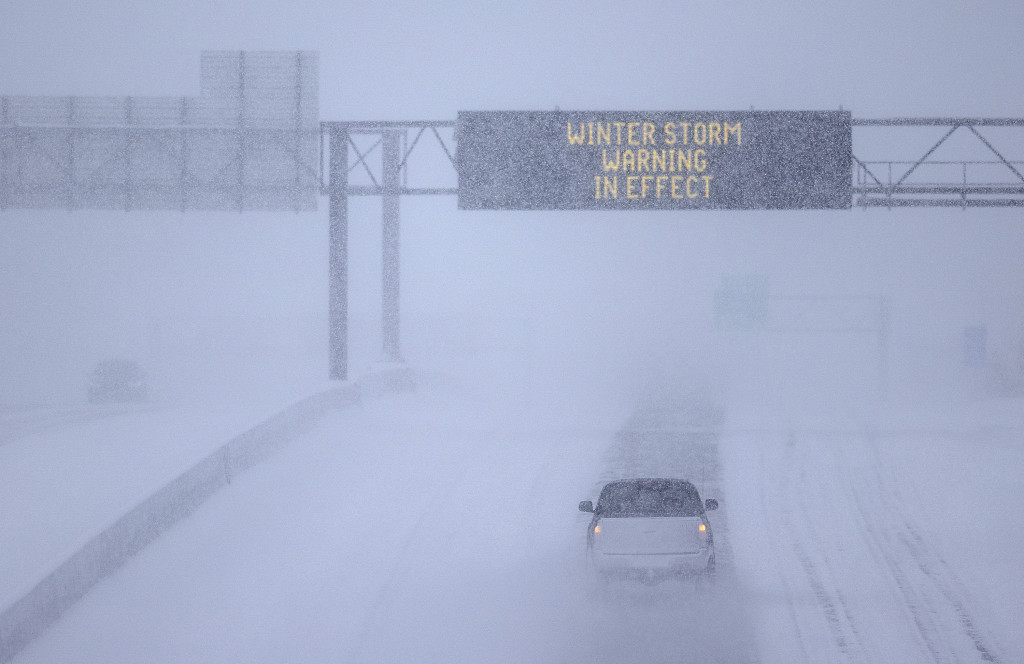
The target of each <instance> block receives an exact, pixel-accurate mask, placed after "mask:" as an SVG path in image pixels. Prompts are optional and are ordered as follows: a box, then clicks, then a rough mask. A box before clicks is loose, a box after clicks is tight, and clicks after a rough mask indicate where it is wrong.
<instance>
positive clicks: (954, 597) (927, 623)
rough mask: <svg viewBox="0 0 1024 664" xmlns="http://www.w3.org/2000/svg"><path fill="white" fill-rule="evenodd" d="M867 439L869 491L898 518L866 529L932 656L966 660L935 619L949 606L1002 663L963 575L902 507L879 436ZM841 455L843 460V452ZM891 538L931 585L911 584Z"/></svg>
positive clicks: (979, 645) (986, 657)
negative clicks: (879, 528)
mask: <svg viewBox="0 0 1024 664" xmlns="http://www.w3.org/2000/svg"><path fill="white" fill-rule="evenodd" d="M867 444H868V449H869V453H870V454H871V461H872V464H871V465H872V468H873V470H874V472H873V475H872V477H871V478H870V479H871V480H872V482H873V484H874V487H873V488H874V491H868V492H867V493H869V494H870V495H874V496H877V497H878V499H879V502H880V503H881V509H880V510H879V511H880V513H881V512H883V511H884V512H888V513H890V514H893V515H895V516H896V522H895V523H894V524H893V528H892V531H894V532H892V531H889V530H886V531H885V532H884V533H883V534H882V535H880V534H879V533H877V532H875V531H874V530H872V529H868V535H869V537H870V538H871V539H872V541H873V543H874V546H875V548H876V550H877V551H878V552H879V553H880V554H881V556H882V557H883V559H884V560H885V563H886V565H887V566H888V567H889V569H890V572H891V574H892V576H893V578H894V580H895V581H896V584H897V587H898V588H899V589H900V592H901V593H902V595H903V597H904V601H905V602H906V605H907V608H908V610H909V611H910V613H911V615H912V616H913V620H914V623H915V625H916V626H917V628H918V631H919V632H920V635H921V638H922V639H923V640H924V642H925V644H926V645H927V648H928V650H929V652H930V653H931V655H932V657H933V659H934V661H935V662H936V663H937V664H945V663H946V662H954V663H959V662H962V659H961V658H960V657H959V656H958V654H957V650H956V648H955V644H954V643H952V642H951V641H950V639H949V638H946V636H947V631H948V627H949V626H948V625H945V624H940V623H939V622H937V621H938V618H939V615H940V614H941V613H943V610H945V613H946V614H947V617H949V613H950V612H952V614H953V617H954V620H955V623H956V624H957V625H958V626H959V631H960V633H961V634H962V635H963V636H965V637H966V638H967V639H968V640H969V642H970V644H971V645H972V646H973V649H974V651H975V652H976V653H977V657H978V658H980V660H981V661H983V662H993V663H995V664H998V663H999V662H1000V661H1001V660H1000V658H999V657H998V656H997V654H996V651H995V649H994V647H993V646H992V645H991V639H990V638H989V637H987V636H984V635H983V634H982V631H981V629H980V628H979V627H978V625H977V622H976V621H975V620H974V618H973V617H972V616H971V614H970V612H969V611H968V610H967V606H966V604H965V602H964V601H963V599H962V598H961V595H960V593H958V592H957V591H956V590H955V586H960V585H961V583H960V581H959V579H957V578H956V575H955V574H954V573H953V571H952V570H951V569H949V567H948V565H946V564H945V563H944V562H943V561H942V560H941V559H939V558H936V557H935V556H934V555H933V554H931V553H930V552H929V551H928V550H927V548H926V544H925V541H924V538H923V537H922V536H921V535H920V533H919V531H918V529H917V527H916V526H915V525H914V524H913V522H912V521H911V520H910V519H909V517H907V515H906V513H905V512H904V510H903V509H902V507H901V501H900V499H899V495H898V491H897V490H896V489H895V488H894V487H892V486H891V485H890V484H889V482H887V481H886V480H885V478H884V476H883V473H882V467H883V463H882V460H881V458H880V456H879V453H878V449H877V447H876V445H875V438H874V437H872V436H868V437H867ZM843 459H844V462H845V455H844V457H843ZM848 489H849V491H850V492H851V493H852V494H853V497H854V499H855V502H856V505H857V507H858V510H859V511H860V514H861V518H862V519H865V520H867V512H866V508H865V504H864V503H865V498H864V496H863V495H862V494H861V492H860V491H858V490H857V487H856V486H853V485H852V483H850V486H849V487H848ZM883 536H884V537H885V539H886V540H887V541H886V542H882V541H881V538H882V537H883ZM893 541H896V542H898V544H899V545H900V546H901V547H902V550H903V551H906V552H907V554H909V560H910V561H911V562H912V563H913V566H914V567H916V571H917V572H919V573H920V574H919V578H922V580H925V581H927V582H928V583H929V585H918V586H917V587H916V588H915V587H911V585H910V583H909V580H908V578H907V576H908V573H907V571H906V570H904V569H903V568H902V567H901V566H900V564H899V561H898V560H896V558H895V556H894V555H893V554H892V553H891V551H892V546H891V545H892V543H893ZM910 572H911V573H912V572H914V570H913V569H912V570H910Z"/></svg>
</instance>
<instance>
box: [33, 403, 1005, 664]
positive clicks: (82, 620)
mask: <svg viewBox="0 0 1024 664" xmlns="http://www.w3.org/2000/svg"><path fill="white" fill-rule="evenodd" d="M624 416H625V413H620V412H615V411H614V410H609V411H607V412H603V413H601V412H594V411H588V412H585V413H576V414H573V413H553V412H548V413H546V414H543V413H535V414H534V416H533V417H530V416H528V415H527V414H526V413H524V412H523V411H522V410H521V409H519V408H515V407H512V406H511V405H510V404H500V403H498V402H495V401H484V400H482V399H481V398H480V396H479V395H470V394H469V393H468V392H467V391H465V390H458V389H455V388H449V387H444V388H436V389H435V388H430V389H425V390H421V391H420V392H418V393H414V394H404V395H397V396H393V397H387V398H385V399H383V400H379V401H377V400H375V401H370V402H366V403H364V404H363V405H362V406H360V407H358V408H354V409H349V410H345V411H341V412H339V413H338V414H336V415H334V416H332V417H330V418H329V420H327V421H325V423H324V424H323V425H322V426H321V427H319V428H318V429H316V430H315V431H313V432H311V433H310V434H308V435H307V436H305V437H304V438H303V439H301V440H299V441H298V442H296V443H295V444H294V445H293V446H291V447H289V448H287V449H285V450H284V451H283V452H281V453H280V454H279V455H278V456H276V457H273V458H271V459H270V460H269V461H267V462H265V463H264V464H262V465H260V466H257V467H255V468H254V469H252V470H251V471H250V472H248V473H246V474H245V475H242V476H240V477H238V478H237V479H236V480H235V481H234V482H233V483H232V484H231V485H230V486H229V487H228V488H227V489H225V490H224V491H222V492H221V493H219V494H217V495H215V496H214V497H213V498H211V499H210V501H209V502H207V503H206V504H205V505H204V506H203V507H202V508H201V509H200V510H199V511H198V512H196V513H195V514H194V515H193V516H192V517H191V518H189V519H186V520H185V521H183V522H181V523H180V524H178V525H177V526H176V527H174V528H173V529H172V530H170V531H169V532H167V533H166V534H165V535H164V536H163V537H162V538H161V539H159V540H158V541H157V542H155V543H154V544H153V545H151V546H150V547H149V548H148V549H146V550H145V551H143V552H142V553H141V554H140V555H139V556H137V557H136V558H135V559H133V560H132V561H131V562H130V563H129V564H128V565H126V566H125V567H124V568H123V569H122V570H121V571H120V572H118V573H117V574H116V575H114V576H112V577H110V578H108V579H106V580H104V581H103V582H101V583H100V584H99V585H97V586H96V588H95V589H94V590H93V591H92V592H91V593H90V594H89V595H88V596H87V597H86V598H85V599H84V600H83V601H81V602H80V603H79V604H78V605H76V606H75V607H73V608H72V609H71V610H70V611H69V612H68V613H67V614H66V615H65V616H64V618H62V619H61V620H60V621H59V622H58V623H57V624H55V625H54V626H53V627H52V628H51V629H50V630H49V631H48V632H47V633H46V634H45V635H44V636H43V637H42V638H40V639H39V640H37V641H36V642H34V643H33V644H32V645H30V646H29V647H28V648H27V649H26V650H25V651H24V652H23V653H22V654H21V655H20V656H19V657H18V658H17V659H16V661H17V662H23V663H28V662H61V661H67V662H72V661H73V662H108V661H143V660H144V661H149V662H161V661H166V662H180V661H189V662H203V661H208V662H222V661H247V662H248V661H256V662H260V661H262V662H280V661H290V662H320V661H346V662H408V661H418V662H481V661H483V662H487V661H494V662H499V661H536V662H549V661H550V662H594V661H597V662H641V661H642V662H657V661H688V662H735V661H741V662H742V661H759V662H780V663H781V662H792V661H796V662H808V663H811V662H823V661H836V662H864V663H867V662H882V661H888V662H891V661H899V662H927V663H931V662H939V663H959V664H968V663H970V662H985V661H996V662H1014V661H1020V657H1021V654H1022V653H1024V643H1022V639H1021V637H1020V635H1019V633H1018V631H1017V630H1016V628H1015V623H1016V618H1015V617H1014V615H1013V613H1012V612H1009V613H1008V612H1007V611H1005V609H1006V608H1012V607H1017V609H1019V608H1020V606H1021V604H1020V602H1021V600H1020V596H1021V594H1020V591H1021V590H1022V587H1024V578H1022V574H1021V572H1020V570H1021V568H1022V567H1024V565H1022V563H1024V556H1022V555H1021V554H1020V553H1019V551H1020V550H1021V547H1020V546H1019V545H1020V543H1021V542H1024V529H1022V526H1021V525H1020V524H1019V523H1014V519H1013V516H1012V515H1009V514H1006V513H1005V510H1006V506H1008V505H1013V504H1015V501H1019V499H1018V498H1016V497H1015V495H1017V494H1018V493H1019V480H1017V479H1016V478H1017V477H1018V476H1019V474H1020V471H1021V470H1024V464H1022V462H1021V459H1022V454H1021V447H1020V443H1019V441H1020V432H1021V430H1022V429H1021V428H1020V425H1021V424H1022V423H1021V422H1020V421H1019V419H1015V418H1019V408H1017V407H1015V406H1013V404H1004V407H1003V408H1002V410H1000V411H999V412H992V411H991V410H989V411H986V412H984V413H981V414H979V415H978V417H979V420H981V421H985V422H989V423H992V422H995V421H998V422H1001V423H1002V425H1004V426H1003V427H1002V428H999V427H997V428H995V429H993V428H989V429H988V430H987V431H988V433H987V434H986V433H984V432H980V433H979V431H981V430H980V429H978V428H976V426H975V425H976V424H977V422H975V421H974V420H972V419H971V418H970V417H961V418H960V419H955V418H953V420H951V421H949V422H946V423H945V424H946V426H945V428H942V429H933V430H925V429H923V428H921V427H920V425H921V422H920V421H915V420H914V419H913V417H912V416H911V415H908V414H906V413H899V414H898V415H889V416H886V415H884V414H883V415H882V416H880V417H878V418H876V419H874V420H873V421H871V422H866V421H864V420H863V419H860V418H858V417H855V416H851V415H850V414H849V413H846V414H843V415H841V416H840V415H828V414H827V413H826V412H825V411H813V410H812V411H802V412H801V411H796V410H792V411H790V412H789V413H785V414H781V412H780V413H776V416H765V415H764V414H763V413H761V414H758V415H755V414H752V413H744V412H742V410H740V411H733V418H732V420H730V424H729V425H728V426H727V428H726V430H725V432H724V433H723V435H722V437H721V438H720V440H718V441H717V444H714V443H713V442H712V444H710V445H709V444H708V440H707V439H700V440H698V439H694V438H691V437H687V436H686V435H682V436H680V435H678V432H676V434H672V433H671V432H669V434H668V435H667V436H666V432H665V431H664V429H663V428H662V429H661V430H659V431H658V432H657V435H645V434H644V433H643V431H642V430H631V429H625V430H624V429H623V423H624V422H625V421H626V419H627V418H625V417H624ZM951 417H952V416H951ZM932 422H934V419H933V420H932ZM634 425H635V421H634ZM915 427H916V428H915ZM694 440H698V443H697V444H694ZM680 450H683V451H682V452H681V451H680ZM686 450H690V451H692V450H697V453H696V454H691V453H689V452H686ZM638 451H639V453H636V452H638ZM968 457H969V458H970V460H971V467H970V468H967V467H966V464H965V461H966V460H967V458H968ZM719 463H720V467H721V471H720V472H719V469H718V468H717V467H716V466H717V465H718V464H719ZM694 464H696V465H694ZM697 467H700V468H702V471H703V472H704V473H705V476H704V478H703V481H704V484H705V485H706V490H705V492H704V495H707V496H712V495H717V497H719V498H721V499H722V501H723V510H721V511H720V512H717V513H712V515H711V516H712V519H713V523H714V525H715V529H716V546H720V547H722V550H723V551H725V552H727V555H725V556H724V561H725V562H724V564H723V565H722V567H723V574H722V578H721V580H720V583H719V584H718V586H717V587H716V588H715V589H713V590H710V591H709V590H706V589H705V590H701V591H698V590H696V589H695V588H694V587H693V586H692V585H690V584H686V583H677V582H665V583H662V584H659V585H656V586H653V587H646V586H640V585H635V586H634V585H630V584H625V585H615V584H613V585H612V586H609V587H602V586H600V585H598V584H595V583H593V579H591V577H590V576H589V574H588V573H587V570H586V567H585V564H584V556H583V546H584V537H583V533H584V527H585V523H586V518H585V515H581V514H579V513H578V512H576V511H575V506H576V503H577V502H578V501H579V500H581V499H584V498H594V497H596V488H597V487H599V486H600V483H601V482H602V481H603V480H604V479H607V478H608V477H613V476H621V475H630V474H649V473H655V472H656V471H658V470H662V471H666V472H664V473H663V474H673V473H687V474H691V475H692V474H695V473H696V472H697V471H696V469H697ZM697 479H700V478H697ZM997 607H998V608H997ZM1016 615H1017V617H1019V615H1020V613H1019V612H1018V613H1017V614H1016Z"/></svg>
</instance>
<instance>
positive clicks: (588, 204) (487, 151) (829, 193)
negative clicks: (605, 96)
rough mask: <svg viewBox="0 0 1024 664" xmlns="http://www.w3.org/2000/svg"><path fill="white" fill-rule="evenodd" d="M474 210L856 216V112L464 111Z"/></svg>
mask: <svg viewBox="0 0 1024 664" xmlns="http://www.w3.org/2000/svg"><path fill="white" fill-rule="evenodd" d="M456 138H457V140H458V171H459V207H460V208H462V209H467V210H576V209H591V210H602V209H609V210H645V209H651V210H687V209H762V210H772V209H776V210H779V209H846V208H849V207H850V205H851V200H852V177H851V170H850V169H851V154H852V152H851V140H852V132H851V125H850V114H849V112H846V111H749V112H748V111H725V112H711V111H699V112H698V111H693V112H650V113H645V112H636V111H630V112H621V113H618V112H604V111H602V112H596V113H588V112H580V111H572V112H562V111H550V112H547V111H485V112H460V113H459V118H458V122H457V124H456Z"/></svg>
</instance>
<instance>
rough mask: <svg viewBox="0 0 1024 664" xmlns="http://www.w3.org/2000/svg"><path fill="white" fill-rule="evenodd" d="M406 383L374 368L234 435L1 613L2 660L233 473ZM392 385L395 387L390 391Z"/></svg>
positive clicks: (400, 375) (403, 372)
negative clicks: (365, 399)
mask: <svg viewBox="0 0 1024 664" xmlns="http://www.w3.org/2000/svg"><path fill="white" fill-rule="evenodd" d="M364 380H365V381H366V382H367V383H368V385H367V387H368V388H369V390H368V391H369V392H370V393H373V394H379V393H381V392H383V391H394V390H400V389H407V388H408V387H409V386H410V383H409V373H408V369H406V368H402V367H395V368H392V369H389V370H388V371H376V372H373V373H372V374H370V375H369V377H367V378H365V379H360V381H357V382H356V383H355V384H352V383H349V384H346V385H343V386H341V387H337V388H334V389H331V390H327V391H324V392H320V393H318V394H315V395H313V396H310V397H308V398H306V399H303V400H302V401H299V402H298V403H296V404H294V405H292V406H290V407H288V408H286V409H285V410H283V411H281V412H280V413H278V414H276V415H274V416H272V417H270V418H269V419H267V420H265V421H264V422H262V423H260V424H258V425H256V426H255V427H253V428H252V429H249V430H248V431H246V432H244V433H242V434H241V435H239V436H236V437H235V438H233V439H231V440H230V441H228V442H227V443H225V444H224V445H222V446H220V447H219V448H217V450H215V451H214V452H213V453H212V454H210V455H209V456H207V457H206V458H205V459H203V460H201V461H200V462H199V463H197V464H195V465H194V466H192V467H191V468H189V469H188V470H186V471H185V472H184V473H182V474H181V475H179V476H178V477H176V478H175V479H173V480H171V481H170V482H168V483H167V484H165V485H164V486H162V487H160V488H159V489H157V491H156V492H154V493H153V494H152V495H151V496H150V497H149V498H147V499H146V500H144V501H142V502H141V503H140V504H139V505H137V506H136V507H134V508H133V509H131V510H130V511H129V512H128V513H127V514H124V515H123V516H121V517H120V518H118V519H116V520H115V521H113V522H112V523H111V524H110V525H109V526H108V527H106V528H104V529H103V530H102V531H101V532H100V533H99V534H97V535H96V536H95V537H93V538H92V539H90V540H89V541H88V542H86V544H85V545H84V546H83V547H82V548H81V549H79V550H78V551H76V552H75V553H73V554H72V555H71V556H70V557H69V558H67V559H66V560H65V561H64V562H63V563H61V564H60V565H58V566H57V568H56V569H54V570H53V571H52V572H50V573H49V574H47V575H46V576H45V577H43V578H42V580H40V581H39V582H38V583H37V584H35V585H34V586H33V587H32V588H31V589H30V590H29V591H28V592H27V593H26V594H25V595H23V596H22V597H21V598H20V599H18V600H16V601H14V602H13V603H12V604H11V605H10V606H8V607H6V608H5V609H4V610H3V612H2V613H0V663H3V662H9V661H10V660H11V659H13V658H14V656H15V655H16V654H17V653H18V652H20V651H21V650H22V649H23V648H24V647H25V646H26V645H28V644H29V643H30V642H31V641H32V640H33V639H35V638H36V637H38V636H39V635H40V634H41V633H42V632H43V631H44V630H45V629H46V628H47V627H49V626H50V625H51V624H53V623H54V622H55V621H57V619H59V618H60V616H61V615H62V614H63V613H64V612H65V611H66V610H67V609H68V608H70V607H71V606H72V605H73V604H74V603H75V602H77V601H78V600H79V599H81V598H82V597H83V596H84V595H85V594H86V593H87V592H89V590H90V589H91V588H92V587H93V586H94V585H96V583H98V582H99V581H100V580H101V579H103V578H104V577H106V576H108V575H110V574H112V573H114V572H115V571H117V570H118V569H119V568H120V567H121V566H122V565H124V564H125V563H126V562H127V561H128V560H129V559H130V558H131V557H132V556H134V555H135V554H137V553H138V552H139V551H141V550H142V549H144V548H145V547H146V546H147V545H148V544H149V543H150V542H152V541H153V540H155V539H156V538H157V537H159V536H160V535H161V534H162V533H164V532H165V531H166V530H168V529H169V528H170V527H171V526H173V525H174V524H175V523H177V522H178V521H180V520H182V519H184V518H185V517H187V516H188V515H190V514H192V512H194V511H195V510H196V509H197V508H198V507H199V506H200V505H201V504H202V503H203V502H205V501H206V499H207V498H209V497H210V496H212V495H213V494H214V493H216V492H217V491H218V490H220V489H221V488H223V487H224V486H225V485H226V484H229V483H230V482H231V478H232V477H234V476H236V475H238V474H239V473H241V472H244V471H245V470H247V469H248V468H251V467H252V466H254V465H256V464H257V463H259V462H260V461H263V460H264V459H266V458H267V457H269V456H270V455H272V454H274V453H275V452H277V451H278V450H280V449H281V448H283V447H285V446H286V445H287V444H288V443H290V442H291V441H293V440H294V439H295V438H297V437H299V436H300V435H302V434H303V433H306V432H307V431H309V430H311V429H313V428H314V427H315V426H316V425H317V423H318V422H319V421H320V420H321V419H322V418H323V417H324V416H325V415H327V414H328V413H330V412H331V411H334V410H337V409H340V408H343V407H345V406H349V405H352V404H356V403H358V402H359V400H360V394H361V392H362V389H363V388H362V385H361V383H363V382H364ZM389 388H390V389H389Z"/></svg>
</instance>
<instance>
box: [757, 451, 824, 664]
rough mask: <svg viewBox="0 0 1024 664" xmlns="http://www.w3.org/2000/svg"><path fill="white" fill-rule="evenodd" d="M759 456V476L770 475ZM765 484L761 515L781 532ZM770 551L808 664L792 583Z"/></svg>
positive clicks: (808, 659)
mask: <svg viewBox="0 0 1024 664" xmlns="http://www.w3.org/2000/svg"><path fill="white" fill-rule="evenodd" d="M759 458H760V462H761V477H762V478H767V477H770V475H769V473H768V464H767V461H766V460H765V452H764V450H761V453H760V455H759ZM766 486H767V483H766V482H763V481H762V482H761V489H760V492H759V498H760V504H761V516H762V518H763V519H764V522H765V523H769V524H773V525H775V526H776V527H774V528H772V530H774V531H775V532H783V531H782V530H781V526H778V525H777V523H778V521H777V518H776V517H775V513H776V511H775V510H771V509H769V508H768V499H767V493H768V492H767V491H766ZM772 551H773V552H774V554H775V561H776V564H777V566H778V570H779V579H780V580H781V581H782V590H783V593H784V594H785V596H786V608H787V609H789V617H790V619H791V620H792V621H793V629H794V630H795V632H796V634H795V635H796V640H797V643H798V644H799V645H800V652H801V653H802V654H803V658H802V661H804V662H807V663H808V664H810V662H811V661H812V660H811V657H810V655H809V653H808V652H807V644H806V642H805V636H804V634H803V630H801V629H800V620H799V618H798V617H797V614H796V602H795V601H794V599H793V588H792V585H791V584H790V581H789V579H788V578H787V577H786V573H785V570H784V568H783V566H782V565H781V564H779V554H778V551H777V550H776V549H773V550H772Z"/></svg>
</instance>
